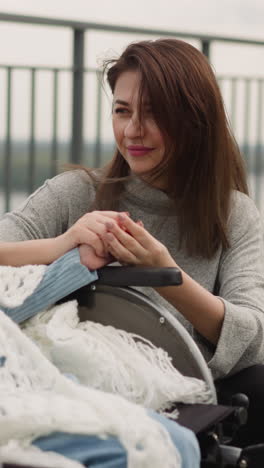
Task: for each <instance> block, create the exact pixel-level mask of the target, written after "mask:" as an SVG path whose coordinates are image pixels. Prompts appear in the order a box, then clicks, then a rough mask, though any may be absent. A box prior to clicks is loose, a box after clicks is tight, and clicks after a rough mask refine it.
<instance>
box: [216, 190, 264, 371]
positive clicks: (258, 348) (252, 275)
mask: <svg viewBox="0 0 264 468" xmlns="http://www.w3.org/2000/svg"><path fill="white" fill-rule="evenodd" d="M229 226H230V228H229V240H230V247H229V248H228V249H226V251H224V252H223V254H222V258H221V260H220V268H219V272H218V292H217V294H218V296H219V298H220V299H221V300H222V301H223V303H224V306H225V317H224V322H223V326H222V330H221V334H220V338H219V341H218V344H217V347H216V350H215V352H214V354H213V356H212V358H211V359H210V361H209V362H208V365H209V367H210V369H211V370H212V373H213V375H214V377H215V378H220V377H224V376H226V375H228V374H233V373H236V372H238V371H239V370H241V369H243V368H246V367H249V366H252V365H254V364H259V363H262V364H263V363H264V242H263V228H262V224H261V219H260V215H259V213H258V211H257V209H256V207H255V205H254V203H253V202H252V201H251V200H250V199H249V198H248V197H246V196H245V195H242V194H238V193H237V194H236V200H235V203H234V208H233V210H232V213H231V216H230V223H229Z"/></svg>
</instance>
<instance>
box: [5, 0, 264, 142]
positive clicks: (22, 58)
mask: <svg viewBox="0 0 264 468" xmlns="http://www.w3.org/2000/svg"><path fill="white" fill-rule="evenodd" d="M0 12H2V13H3V12H6V13H16V14H22V15H35V16H47V17H56V18H61V19H71V20H81V21H94V22H100V23H112V24H121V25H130V26H141V27H147V28H159V29H169V30H175V31H183V32H187V31H189V32H196V33H203V34H217V35H224V36H236V37H240V38H242V37H244V38H249V39H250V38H251V39H254V38H255V39H259V40H263V41H264V0H130V1H129V0H128V1H124V0H122V1H121V0H0ZM71 39H72V36H71V32H70V31H69V30H67V29H64V28H62V29H61V28H48V27H39V26H38V27H36V26H34V27H33V26H29V25H23V26H21V25H17V24H12V23H1V22H0V44H1V47H0V63H9V64H10V63H17V64H28V65H31V64H39V65H54V66H55V65H57V66H58V65H62V66H69V65H70V64H71V60H72V47H71V45H72V42H71ZM137 39H141V37H139V36H137V37H135V36H127V35H120V34H116V35H115V34H113V33H111V34H109V33H108V34H106V33H96V34H95V33H89V34H88V35H87V37H86V64H87V65H96V64H97V63H98V60H100V59H101V58H103V57H104V56H105V55H111V54H115V53H119V52H120V51H121V50H122V49H123V48H124V47H125V45H126V44H127V43H129V42H131V41H132V40H137ZM142 39H143V36H142ZM194 45H196V44H195V43H194ZM211 60H212V65H213V67H214V69H215V71H216V72H217V74H218V75H222V74H224V75H226V74H228V75H229V76H230V75H232V74H236V75H243V76H245V75H247V76H258V77H264V47H252V46H242V45H227V44H215V45H214V46H213V47H212V59H211ZM1 80H2V81H1ZM41 80H43V86H44V88H42V91H41V90H39V93H40V97H39V103H38V104H39V107H42V112H41V113H40V115H39V116H38V124H37V132H38V133H39V135H40V137H47V138H48V137H49V135H50V128H49V125H48V124H47V120H48V121H49V122H50V121H51V118H47V116H48V115H50V114H49V112H50V109H49V108H48V106H49V104H48V101H49V98H47V97H46V96H47V93H48V92H50V90H49V86H50V84H48V78H47V79H46V82H45V84H44V78H39V82H38V83H39V84H38V86H39V87H40V88H41ZM61 86H62V88H63V87H64V88H65V89H68V88H69V86H70V84H69V82H67V78H65V80H64V82H63V80H62V83H61ZM24 88H25V89H26V88H28V82H27V78H26V76H23V74H22V73H21V74H20V77H19V79H16V80H14V95H15V98H16V102H19V103H20V105H19V106H17V107H16V117H17V118H16V119H15V118H14V122H13V129H14V132H15V133H16V135H17V136H19V137H23V136H25V135H26V134H27V133H28V121H29V119H28V113H29V110H28V109H27V105H28V102H29V99H28V92H24ZM253 88H254V87H253ZM43 89H44V90H45V92H44V91H43ZM90 90H94V88H92V86H90ZM223 92H224V91H223ZM228 92H229V91H228V90H226V91H225V93H227V94H228ZM252 93H253V94H254V93H255V94H256V90H254V89H253V91H252ZM4 94H5V87H4V77H3V76H2V77H1V74H0V100H1V99H2V102H3V100H4V98H5V95H4ZM43 95H45V97H46V99H45V100H46V101H47V102H44V101H45V100H44V99H43ZM86 98H87V99H88V100H89V102H90V103H91V102H93V101H94V91H93V92H92V95H90V96H89V93H88V92H87V95H86ZM23 99H24V101H23ZM62 100H63V106H62V107H61V112H62V113H63V114H65V113H67V112H68V114H70V101H69V102H68V101H67V99H66V98H63V99H62ZM45 106H46V107H45ZM227 107H228V104H227ZM1 109H2V110H1ZM22 111H23V112H24V111H25V112H26V116H25V115H24V114H23V112H22ZM2 114H3V115H2ZM4 115H5V114H4V109H3V107H1V108H0V118H1V120H2V117H4ZM105 119H106V123H105V125H106V126H108V127H109V115H108V114H107V116H106V117H105ZM64 120H65V119H64ZM49 122H48V123H49ZM60 125H61V128H60V132H61V136H62V138H63V137H65V136H66V135H67V134H68V132H69V128H70V121H68V123H66V124H65V122H64V124H62V123H61V124H60ZM252 125H253V127H254V122H253V124H252ZM88 126H89V128H90V129H91V128H92V131H93V132H94V131H95V126H94V122H92V121H90V123H89V125H88ZM241 128H242V127H241ZM238 131H239V129H238ZM252 131H254V129H253V130H252ZM3 132H4V131H3V130H2V133H3ZM105 132H106V136H107V137H108V135H109V130H105ZM0 136H1V129H0Z"/></svg>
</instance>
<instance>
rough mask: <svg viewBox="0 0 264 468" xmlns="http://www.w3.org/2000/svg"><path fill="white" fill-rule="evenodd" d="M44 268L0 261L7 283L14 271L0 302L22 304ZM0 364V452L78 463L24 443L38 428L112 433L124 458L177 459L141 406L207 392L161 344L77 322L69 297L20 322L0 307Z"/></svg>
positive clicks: (205, 397) (25, 459)
mask: <svg viewBox="0 0 264 468" xmlns="http://www.w3.org/2000/svg"><path fill="white" fill-rule="evenodd" d="M44 271H45V267H44V268H43V269H42V270H41V268H40V267H38V266H36V267H35V266H34V267H30V274H31V280H30V281H28V282H27V278H26V276H27V274H28V269H27V268H26V267H22V268H11V269H10V267H8V269H7V267H0V278H1V276H2V279H3V282H5V281H6V283H10V276H12V275H13V274H14V275H15V276H16V278H17V279H18V280H17V281H16V286H15V287H14V283H13V286H12V295H10V288H5V287H4V285H3V284H2V285H1V286H2V288H1V297H0V306H1V304H2V305H3V304H5V305H6V304H8V305H9V306H10V304H11V303H12V304H13V307H14V304H15V306H17V305H18V304H19V303H22V302H23V300H25V299H26V297H28V295H29V294H32V292H33V290H34V286H32V285H33V284H35V287H36V286H37V284H38V283H39V281H40V279H41V276H42V274H43V272H44ZM25 274H26V276H25ZM19 277H20V281H19ZM32 278H34V280H33V281H32ZM27 285H28V289H27ZM20 288H22V289H23V291H22V289H20ZM21 298H23V299H21ZM32 340H33V341H32ZM1 364H2V366H1ZM0 366H1V367H0V461H1V460H2V461H9V462H17V461H19V462H20V463H24V464H29V463H30V464H31V465H32V464H34V465H36V466H41V467H46V466H47V467H53V468H60V467H63V468H68V467H69V468H74V467H80V466H81V465H80V464H79V463H77V462H73V461H71V460H69V459H65V458H64V457H62V456H60V455H58V454H54V453H51V452H41V451H40V450H38V449H37V448H36V447H33V446H32V444H31V442H32V441H33V440H34V439H35V438H36V437H38V436H40V435H45V434H49V433H51V432H53V431H63V432H71V433H79V434H95V435H99V436H103V437H104V436H107V435H112V436H116V437H118V438H119V439H120V441H121V442H122V444H123V445H124V447H125V448H126V450H127V453H128V467H133V468H137V467H138V468H139V467H140V468H145V467H146V468H147V467H151V468H160V467H161V466H166V467H171V468H178V467H180V466H181V462H180V456H179V453H178V452H177V450H176V449H175V447H174V445H173V444H172V442H171V440H170V438H169V436H168V434H167V432H166V431H165V429H164V428H163V427H162V426H161V425H160V424H159V423H158V422H156V421H154V420H152V419H151V418H150V417H149V416H148V414H147V413H146V411H145V409H144V407H143V406H146V407H148V408H153V409H156V410H157V409H164V408H166V407H168V406H170V404H171V402H173V401H187V402H210V401H211V395H210V393H209V391H208V390H207V389H206V388H205V384H204V383H203V382H201V381H199V380H197V379H190V378H186V377H183V376H181V375H180V374H179V373H178V372H177V371H176V370H175V369H174V368H173V367H172V365H171V361H170V359H169V357H168V356H167V354H166V353H165V352H164V351H163V350H161V349H157V348H154V346H152V345H151V343H148V342H146V341H145V340H144V339H140V340H139V341H138V340H136V339H135V337H133V336H132V335H129V334H128V333H125V332H123V331H119V330H115V329H113V328H112V327H104V326H102V325H99V324H95V323H92V322H84V323H79V320H78V314H77V304H76V302H75V301H72V302H69V303H66V304H63V305H60V306H57V307H53V308H52V309H50V310H48V311H45V312H43V313H40V314H38V315H37V316H36V317H34V318H32V319H31V320H30V321H28V322H27V323H26V324H25V325H24V327H23V330H21V329H20V328H19V327H18V326H17V325H16V324H15V323H14V322H12V320H10V319H9V318H8V317H7V316H6V315H5V314H4V313H3V312H1V311H0ZM66 372H67V373H71V374H73V375H75V376H76V377H77V379H78V381H79V382H80V383H78V382H77V383H76V382H74V381H71V380H69V379H68V378H66V377H65V376H64V373H66ZM139 447H140V449H139Z"/></svg>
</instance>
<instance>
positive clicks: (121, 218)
mask: <svg viewBox="0 0 264 468" xmlns="http://www.w3.org/2000/svg"><path fill="white" fill-rule="evenodd" d="M118 218H119V221H121V223H124V222H125V217H124V216H123V215H122V214H121V213H120V214H119V215H118Z"/></svg>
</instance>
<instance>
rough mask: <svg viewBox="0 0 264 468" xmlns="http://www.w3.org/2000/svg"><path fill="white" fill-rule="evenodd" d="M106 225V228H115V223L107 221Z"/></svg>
mask: <svg viewBox="0 0 264 468" xmlns="http://www.w3.org/2000/svg"><path fill="white" fill-rule="evenodd" d="M105 227H106V229H113V227H114V225H113V223H110V222H106V223H105Z"/></svg>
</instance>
